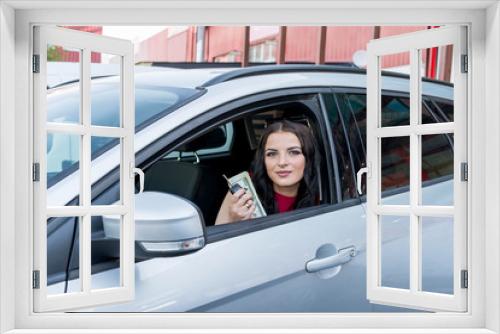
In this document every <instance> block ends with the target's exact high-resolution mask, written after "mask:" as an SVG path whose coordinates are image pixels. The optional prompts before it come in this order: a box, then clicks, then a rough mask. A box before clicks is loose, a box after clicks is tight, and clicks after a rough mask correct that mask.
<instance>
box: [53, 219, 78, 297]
mask: <svg viewBox="0 0 500 334" xmlns="http://www.w3.org/2000/svg"><path fill="white" fill-rule="evenodd" d="M79 224H80V219H79V217H57V218H49V219H47V291H48V294H49V295H54V294H63V293H70V292H79V291H81V284H80V273H79V270H78V263H79V252H78V243H77V242H76V243H74V242H73V241H74V240H78V234H79V231H78V229H79ZM67 278H68V283H66V279H67Z"/></svg>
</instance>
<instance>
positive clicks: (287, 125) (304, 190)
mask: <svg viewBox="0 0 500 334" xmlns="http://www.w3.org/2000/svg"><path fill="white" fill-rule="evenodd" d="M274 132H291V133H293V134H294V135H296V136H297V138H298V139H299V141H300V144H301V146H302V154H303V155H304V157H305V166H304V177H303V178H302V180H301V181H300V185H299V190H298V193H297V200H296V201H295V207H294V209H299V208H305V207H309V206H312V205H316V204H317V202H318V198H319V195H318V194H319V187H318V175H317V172H316V170H317V169H316V168H317V167H318V166H319V158H318V154H317V152H316V145H315V141H314V137H313V134H312V132H311V130H310V129H309V128H308V127H307V126H305V125H303V124H300V123H296V122H292V121H288V120H283V121H279V122H275V123H273V124H271V125H269V126H268V127H267V128H266V130H265V131H264V133H263V135H262V137H261V139H260V142H259V146H258V147H257V151H256V152H255V158H254V161H253V163H252V181H253V184H254V186H255V190H256V191H257V194H258V195H259V198H260V200H261V202H262V206H264V209H265V210H266V213H267V214H272V213H277V212H278V207H277V205H276V202H275V199H274V190H273V182H272V181H271V179H270V178H269V176H268V175H267V170H266V165H265V147H266V143H267V139H268V138H269V136H270V135H271V134H272V133H274Z"/></svg>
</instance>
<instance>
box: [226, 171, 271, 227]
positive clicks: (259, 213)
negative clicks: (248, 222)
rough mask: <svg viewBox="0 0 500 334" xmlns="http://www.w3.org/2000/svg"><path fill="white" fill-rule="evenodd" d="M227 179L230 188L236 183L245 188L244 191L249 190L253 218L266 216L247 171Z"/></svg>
mask: <svg viewBox="0 0 500 334" xmlns="http://www.w3.org/2000/svg"><path fill="white" fill-rule="evenodd" d="M227 180H228V183H229V184H230V188H232V187H233V186H234V185H236V184H237V185H239V186H240V187H242V188H243V189H245V191H246V192H250V193H251V194H252V201H253V202H254V203H255V211H254V213H253V216H252V217H253V218H259V217H264V216H266V211H265V210H264V207H263V206H262V203H261V202H260V199H259V196H258V195H257V192H256V191H255V187H254V186H253V183H252V179H251V178H250V175H249V174H248V172H241V173H239V174H237V175H235V176H233V177H231V178H229V179H227Z"/></svg>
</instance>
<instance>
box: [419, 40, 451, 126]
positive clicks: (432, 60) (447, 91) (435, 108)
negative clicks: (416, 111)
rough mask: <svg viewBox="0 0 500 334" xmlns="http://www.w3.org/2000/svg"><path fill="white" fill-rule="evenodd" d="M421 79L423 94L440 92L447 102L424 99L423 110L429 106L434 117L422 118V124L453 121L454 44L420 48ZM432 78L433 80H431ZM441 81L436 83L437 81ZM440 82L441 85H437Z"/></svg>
mask: <svg viewBox="0 0 500 334" xmlns="http://www.w3.org/2000/svg"><path fill="white" fill-rule="evenodd" d="M420 53H421V59H422V60H421V68H420V74H421V81H422V91H423V94H429V93H435V92H436V91H438V92H440V96H442V98H444V99H447V100H445V101H446V103H444V102H443V101H442V102H439V103H438V104H436V103H433V102H432V101H430V100H429V99H428V98H423V99H422V112H424V111H425V109H426V108H429V109H430V111H431V113H432V116H433V117H432V119H425V117H423V118H422V124H428V123H435V122H453V94H454V93H453V91H454V88H453V77H452V68H453V66H454V64H453V45H444V46H438V47H433V48H427V49H422V50H420ZM431 80H432V81H431ZM436 80H438V81H440V82H439V83H436V82H435V81H436ZM438 84H439V87H438V86H437V85H438Z"/></svg>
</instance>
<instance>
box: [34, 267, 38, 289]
mask: <svg viewBox="0 0 500 334" xmlns="http://www.w3.org/2000/svg"><path fill="white" fill-rule="evenodd" d="M33 289H40V270H33Z"/></svg>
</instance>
